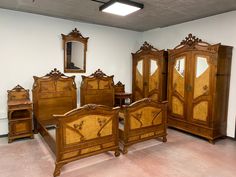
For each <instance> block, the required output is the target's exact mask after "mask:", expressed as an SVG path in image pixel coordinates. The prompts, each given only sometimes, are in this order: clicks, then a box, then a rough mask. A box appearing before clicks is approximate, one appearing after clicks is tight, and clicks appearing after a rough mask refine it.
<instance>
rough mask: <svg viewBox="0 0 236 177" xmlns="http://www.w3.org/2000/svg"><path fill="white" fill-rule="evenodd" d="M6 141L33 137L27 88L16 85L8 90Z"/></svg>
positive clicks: (30, 104)
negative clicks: (7, 131) (7, 130)
mask: <svg viewBox="0 0 236 177" xmlns="http://www.w3.org/2000/svg"><path fill="white" fill-rule="evenodd" d="M7 92H8V102H7V105H8V129H9V133H8V143H11V142H12V141H13V140H15V139H18V138H24V137H30V138H34V134H33V131H32V107H33V106H32V102H31V101H30V99H29V90H26V89H24V88H23V87H21V86H20V85H17V86H16V87H15V88H13V89H12V90H8V91H7Z"/></svg>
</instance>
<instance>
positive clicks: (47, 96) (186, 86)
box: [8, 29, 232, 176]
mask: <svg viewBox="0 0 236 177" xmlns="http://www.w3.org/2000/svg"><path fill="white" fill-rule="evenodd" d="M71 35H72V36H74V37H75V38H70V39H71V40H75V41H80V40H79V39H78V38H81V36H82V35H81V34H80V33H79V32H78V31H77V30H76V29H75V30H73V31H72V33H70V34H69V36H70V37H71ZM76 37H77V38H76ZM64 38H65V36H63V39H64ZM87 40H88V38H86V40H85V41H86V47H85V48H84V49H83V52H82V53H83V54H82V55H83V56H86V55H85V53H86V49H87ZM68 41H70V40H68ZM83 44H85V43H83ZM64 46H65V48H67V47H68V46H69V47H70V50H69V53H70V55H71V53H73V52H72V51H71V50H72V49H73V46H74V44H70V45H68V43H64ZM68 56H69V55H68V50H67V49H65V58H66V59H65V63H64V64H65V65H64V67H65V68H64V69H65V70H64V71H73V70H74V69H78V70H79V72H81V70H82V71H84V72H85V68H86V67H85V65H86V62H85V61H86V60H85V58H86V57H85V58H84V60H83V61H82V62H78V63H76V61H73V60H72V59H71V58H70V61H69V62H70V63H71V61H73V67H72V68H66V67H70V66H71V65H70V64H68V60H69V59H68ZM132 57H133V77H132V78H133V82H132V94H130V93H125V89H124V85H123V84H122V83H121V82H118V83H117V84H116V85H114V81H113V77H114V76H107V75H106V74H104V73H103V72H102V71H101V70H97V71H96V72H94V73H93V74H91V75H90V76H82V82H81V85H80V105H81V107H79V108H77V87H76V83H75V76H70V77H68V76H66V75H64V74H62V73H61V72H60V71H58V70H56V69H54V70H52V71H51V72H50V73H49V74H47V75H45V76H43V77H36V76H34V77H33V78H34V84H33V89H32V98H33V99H32V102H31V101H30V99H29V90H25V89H24V88H22V87H21V86H19V85H18V86H16V87H15V88H14V89H12V90H10V91H8V118H9V142H11V141H12V140H14V139H16V138H20V137H31V138H33V136H34V134H33V131H32V129H33V127H34V131H35V132H34V133H37V132H39V133H40V134H41V135H42V137H43V138H44V140H45V141H46V142H47V144H48V145H49V147H50V148H51V150H52V152H53V153H55V157H56V162H55V171H54V176H58V175H60V171H61V168H62V166H63V165H65V164H67V163H69V162H71V161H74V160H78V159H81V158H84V157H87V156H91V155H95V154H98V153H101V152H106V151H115V156H119V155H120V151H121V152H122V153H124V154H125V153H127V152H128V148H127V147H128V146H130V145H132V144H134V143H137V142H141V141H144V140H147V139H151V138H159V137H161V138H162V141H163V142H166V140H167V139H166V136H167V132H166V128H167V125H168V126H169V127H174V128H176V129H179V130H183V131H186V132H189V133H192V134H195V135H198V136H201V137H204V138H206V139H208V140H209V141H210V142H211V143H213V142H214V140H215V139H217V138H219V137H223V136H225V135H226V126H227V125H226V124H227V109H228V95H229V81H230V69H231V57H232V47H229V46H223V45H220V44H216V45H210V44H208V43H206V42H203V41H201V40H200V39H198V38H196V37H195V36H192V35H191V34H189V36H188V37H186V38H185V40H183V41H182V42H181V43H180V45H178V46H177V47H175V48H174V49H172V50H168V52H167V51H164V50H158V49H156V48H154V47H153V46H151V45H149V44H148V43H147V42H145V43H144V44H143V46H142V47H141V48H140V50H138V51H137V52H136V53H133V54H132ZM77 66H79V67H77ZM126 98H130V100H132V103H130V104H127V102H126ZM166 100H168V104H167V101H166ZM115 106H119V107H115ZM32 114H33V116H32ZM32 117H33V119H34V121H32ZM32 122H34V126H32ZM52 126H53V127H55V129H52V128H50V129H48V127H52Z"/></svg>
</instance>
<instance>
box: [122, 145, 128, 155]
mask: <svg viewBox="0 0 236 177" xmlns="http://www.w3.org/2000/svg"><path fill="white" fill-rule="evenodd" d="M122 153H123V154H127V153H128V148H127V147H126V146H124V147H123V151H122Z"/></svg>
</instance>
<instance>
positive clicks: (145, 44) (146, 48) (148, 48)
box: [136, 41, 159, 53]
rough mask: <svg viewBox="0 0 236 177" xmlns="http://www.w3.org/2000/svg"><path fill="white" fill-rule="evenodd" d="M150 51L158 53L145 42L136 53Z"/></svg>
mask: <svg viewBox="0 0 236 177" xmlns="http://www.w3.org/2000/svg"><path fill="white" fill-rule="evenodd" d="M152 50H153V51H159V50H158V49H157V48H155V47H153V46H152V45H150V44H149V43H147V41H145V42H144V43H143V45H142V46H141V47H140V49H139V50H138V51H137V52H136V53H139V52H141V51H152Z"/></svg>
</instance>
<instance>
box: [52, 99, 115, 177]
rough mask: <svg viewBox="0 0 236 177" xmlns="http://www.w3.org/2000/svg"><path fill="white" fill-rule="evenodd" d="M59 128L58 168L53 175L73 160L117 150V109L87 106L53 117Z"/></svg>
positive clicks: (57, 138) (57, 142) (57, 145)
mask: <svg viewBox="0 0 236 177" xmlns="http://www.w3.org/2000/svg"><path fill="white" fill-rule="evenodd" d="M54 117H55V118H56V119H57V121H58V125H57V128H56V147H57V149H56V166H55V171H54V176H58V175H60V170H61V167H62V166H63V165H65V164H67V163H69V162H71V161H74V160H78V159H81V158H84V157H88V156H91V155H95V154H99V153H102V152H106V151H115V156H119V155H120V153H119V147H118V108H110V107H107V106H102V105H94V104H88V105H85V106H83V107H81V108H78V109H74V110H72V111H70V112H68V113H66V114H64V115H55V116H54Z"/></svg>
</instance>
